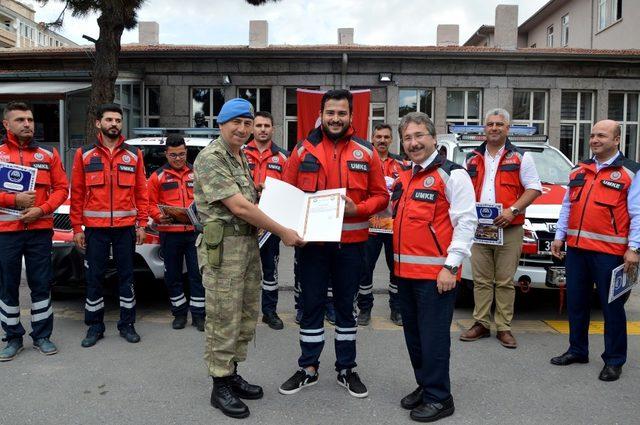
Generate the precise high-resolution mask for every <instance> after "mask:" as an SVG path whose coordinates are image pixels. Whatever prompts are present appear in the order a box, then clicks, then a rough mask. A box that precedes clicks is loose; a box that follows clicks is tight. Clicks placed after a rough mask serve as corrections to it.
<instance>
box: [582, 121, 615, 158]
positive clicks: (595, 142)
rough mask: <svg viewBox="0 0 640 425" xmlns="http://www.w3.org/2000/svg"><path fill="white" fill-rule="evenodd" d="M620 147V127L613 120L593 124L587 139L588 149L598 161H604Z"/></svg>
mask: <svg viewBox="0 0 640 425" xmlns="http://www.w3.org/2000/svg"><path fill="white" fill-rule="evenodd" d="M619 146H620V125H619V124H618V123H617V122H616V121H614V120H602V121H598V122H597V123H595V125H594V126H593V128H592V129H591V136H590V137H589V147H590V148H591V152H593V154H594V155H595V157H596V159H597V160H598V161H606V160H607V159H609V158H611V157H612V156H613V155H615V154H616V152H617V151H618V148H619Z"/></svg>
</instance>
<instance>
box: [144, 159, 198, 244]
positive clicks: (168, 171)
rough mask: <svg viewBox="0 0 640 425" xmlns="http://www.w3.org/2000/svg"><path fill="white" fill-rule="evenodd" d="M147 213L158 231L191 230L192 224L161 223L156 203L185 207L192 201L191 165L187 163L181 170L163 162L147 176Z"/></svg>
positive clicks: (160, 214)
mask: <svg viewBox="0 0 640 425" xmlns="http://www.w3.org/2000/svg"><path fill="white" fill-rule="evenodd" d="M148 186H149V215H150V216H151V218H152V219H153V220H154V221H155V222H156V225H157V226H156V228H157V229H158V231H160V232H192V231H193V230H194V229H193V226H178V225H169V226H167V225H162V224H160V217H162V213H161V212H160V209H159V208H158V205H169V206H173V207H182V208H187V207H189V206H190V205H191V204H192V203H193V167H192V166H191V164H187V165H185V166H184V167H182V169H181V170H176V169H174V168H172V167H171V166H170V165H169V164H165V165H163V166H162V167H160V168H158V169H157V170H156V171H154V172H153V173H152V174H151V177H149V182H148Z"/></svg>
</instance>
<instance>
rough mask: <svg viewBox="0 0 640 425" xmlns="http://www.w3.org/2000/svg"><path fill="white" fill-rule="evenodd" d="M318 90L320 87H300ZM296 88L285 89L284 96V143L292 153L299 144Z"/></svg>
mask: <svg viewBox="0 0 640 425" xmlns="http://www.w3.org/2000/svg"><path fill="white" fill-rule="evenodd" d="M300 88H306V89H309V90H318V87H300ZM296 89H297V88H296V87H287V88H285V89H284V90H285V94H284V141H285V143H286V146H284V148H285V149H287V150H289V151H291V150H293V148H295V146H296V143H298V95H297V94H296Z"/></svg>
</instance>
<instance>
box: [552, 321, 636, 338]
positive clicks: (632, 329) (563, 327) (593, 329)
mask: <svg viewBox="0 0 640 425" xmlns="http://www.w3.org/2000/svg"><path fill="white" fill-rule="evenodd" d="M545 322H546V323H547V324H548V325H549V326H551V327H552V328H553V329H555V330H556V331H558V332H560V333H561V334H567V335H568V334H569V322H568V321H566V320H546V321H545ZM589 334H590V335H603V334H604V322H603V321H597V320H592V321H591V323H590V325H589ZM627 335H640V322H637V321H636V322H627Z"/></svg>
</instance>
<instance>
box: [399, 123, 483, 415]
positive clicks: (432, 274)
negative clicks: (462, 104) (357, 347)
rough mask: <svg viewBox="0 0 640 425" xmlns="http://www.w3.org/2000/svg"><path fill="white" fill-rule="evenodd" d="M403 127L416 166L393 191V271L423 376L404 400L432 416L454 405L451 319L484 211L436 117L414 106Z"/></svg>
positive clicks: (410, 346)
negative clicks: (441, 143) (446, 151)
mask: <svg viewBox="0 0 640 425" xmlns="http://www.w3.org/2000/svg"><path fill="white" fill-rule="evenodd" d="M398 129H399V132H400V138H401V139H402V146H403V147H404V151H405V152H406V153H407V155H408V156H409V159H411V163H412V164H411V165H412V167H411V169H409V170H406V171H403V172H401V173H400V176H399V177H398V180H396V183H395V184H394V186H393V193H392V195H391V200H392V203H393V211H394V220H393V252H394V254H393V257H394V273H395V276H396V281H397V283H398V298H399V301H400V311H401V313H402V321H403V329H404V337H405V340H406V344H407V350H408V351H409V357H410V359H411V365H412V366H413V372H414V375H415V378H416V381H417V383H418V388H416V389H415V390H414V391H413V392H412V393H410V394H409V395H407V396H405V397H404V398H402V400H401V401H400V405H401V406H402V407H403V408H404V409H407V410H411V414H410V417H411V419H413V420H415V421H419V422H433V421H435V420H438V419H440V418H444V417H446V416H450V415H452V414H453V412H454V409H455V408H454V404H453V397H452V396H451V384H450V379H449V357H450V351H451V335H450V329H451V320H452V319H453V308H454V305H455V301H456V284H457V281H458V280H460V275H461V272H462V271H461V269H460V266H461V264H462V261H463V260H464V259H465V258H466V257H468V256H469V254H470V251H469V249H470V248H471V244H472V241H473V235H474V232H475V230H476V224H477V217H476V211H475V206H474V193H473V186H472V184H471V181H470V179H469V176H468V175H467V173H466V172H465V170H464V169H463V168H462V167H461V166H459V165H457V164H455V163H453V162H451V161H447V159H446V157H444V156H440V155H439V154H438V151H437V150H436V129H435V126H434V125H433V122H432V121H431V119H429V117H428V116H427V115H426V114H424V113H422V112H411V113H409V114H407V115H405V116H404V117H402V119H401V120H400V124H399V127H398Z"/></svg>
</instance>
